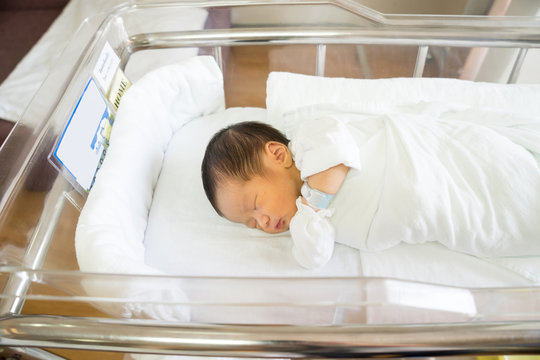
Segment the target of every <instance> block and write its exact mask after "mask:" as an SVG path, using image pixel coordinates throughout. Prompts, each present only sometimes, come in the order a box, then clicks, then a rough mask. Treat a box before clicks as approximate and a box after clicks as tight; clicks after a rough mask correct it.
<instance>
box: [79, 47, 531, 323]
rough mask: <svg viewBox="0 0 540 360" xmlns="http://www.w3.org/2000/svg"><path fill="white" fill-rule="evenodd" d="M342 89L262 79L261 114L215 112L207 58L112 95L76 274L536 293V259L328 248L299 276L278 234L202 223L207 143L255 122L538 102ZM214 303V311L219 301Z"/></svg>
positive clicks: (523, 92)
mask: <svg viewBox="0 0 540 360" xmlns="http://www.w3.org/2000/svg"><path fill="white" fill-rule="evenodd" d="M352 84H353V83H352V82H350V83H347V85H345V83H343V82H341V80H339V79H325V78H315V77H303V76H302V77H296V76H295V75H289V74H274V75H272V77H271V81H270V82H269V85H268V86H269V87H268V89H267V91H268V99H267V101H268V109H261V108H230V109H226V110H225V109H224V95H223V80H222V75H221V72H220V71H219V68H218V67H217V65H216V64H215V62H214V61H213V59H212V58H210V57H194V58H190V59H188V60H186V61H183V62H181V63H178V64H174V65H170V66H167V67H163V68H160V69H157V70H155V71H153V72H151V73H149V74H147V75H146V76H144V77H143V78H142V79H141V80H139V81H138V82H136V83H135V84H134V85H133V86H132V87H131V88H130V89H129V90H128V92H127V93H126V94H125V95H124V98H123V100H122V103H121V106H120V108H119V111H118V113H117V116H116V120H115V126H114V128H113V133H112V136H111V145H110V148H109V151H108V154H107V157H106V160H105V162H104V163H103V166H102V168H101V169H100V172H99V173H98V177H97V179H96V182H95V185H94V187H93V189H92V190H91V192H90V194H89V197H88V200H87V202H86V205H85V207H84V209H83V211H82V213H81V216H80V219H79V224H78V228H77V235H76V250H77V257H78V262H79V266H80V269H81V270H82V271H85V272H106V273H122V274H150V275H181V276H224V277H245V276H248V277H252V276H256V277H259V276H261V277H355V276H370V277H387V278H400V279H406V280H413V281H421V282H427V283H437V284H444V285H453V286H459V287H497V286H505V287H508V286H527V285H531V284H535V283H536V284H539V283H540V281H539V280H538V279H539V278H538V276H539V275H540V270H539V269H540V259H539V258H534V257H531V258H513V259H498V260H489V261H488V260H485V259H480V258H476V257H473V256H470V255H465V254H460V253H456V252H453V251H450V250H448V249H446V248H445V247H443V246H442V245H439V244H436V243H428V244H423V245H407V244H401V245H398V246H396V247H394V248H392V249H389V250H386V251H382V252H378V253H369V252H359V251H357V250H355V249H352V248H349V247H347V246H344V245H338V246H337V248H336V251H335V253H334V256H333V258H332V260H331V261H330V263H329V264H328V265H327V266H326V267H324V268H321V269H318V270H315V271H308V270H305V269H303V268H301V267H300V266H299V265H297V264H296V263H295V261H294V259H293V257H292V254H291V247H292V242H291V239H290V235H289V234H288V233H284V234H282V235H276V236H270V235H267V234H265V233H262V232H259V231H257V230H252V229H248V228H245V227H243V226H241V225H237V224H232V223H230V222H228V221H226V220H225V219H223V218H220V217H219V216H218V215H217V214H216V213H215V212H214V210H213V209H212V207H211V206H210V204H209V203H208V201H207V199H206V197H205V195H204V191H203V188H202V184H201V180H200V162H201V159H202V156H203V153H204V149H205V147H206V144H207V142H208V140H209V138H210V137H211V136H212V135H213V134H214V133H215V132H216V131H217V130H219V129H220V128H222V127H224V126H226V125H228V124H231V123H234V122H239V121H244V120H258V121H267V122H269V123H271V124H273V125H275V126H277V127H278V128H279V127H280V124H279V121H278V120H277V119H280V118H281V115H282V114H283V113H285V112H287V111H290V110H292V109H294V107H296V106H306V105H316V104H317V102H319V103H320V102H322V101H323V99H324V102H325V103H328V99H334V100H333V101H334V105H339V103H340V102H342V101H343V102H345V101H348V102H349V103H350V101H349V100H347V99H348V97H349V98H350V97H351V96H353V99H361V100H362V101H356V102H355V103H358V104H359V105H358V106H361V107H363V110H370V111H381V112H383V111H385V110H386V109H388V108H390V107H394V106H397V105H400V106H404V105H414V104H418V103H419V102H430V101H433V102H436V101H440V100H445V101H446V102H449V103H459V104H461V105H463V106H466V105H470V104H473V105H475V104H478V101H479V97H480V96H481V98H482V102H483V104H482V105H483V106H485V107H487V106H491V107H492V108H494V109H497V108H502V107H505V108H506V109H517V110H519V111H534V112H535V113H537V114H540V105H538V103H537V102H534V101H530V100H531V99H532V98H534V97H536V98H537V97H538V94H539V93H540V88H539V87H535V86H529V85H523V86H515V87H503V86H500V85H495V84H493V85H488V84H474V83H469V82H461V81H455V80H443V79H414V80H413V79H392V80H378V81H369V80H355V82H354V85H352ZM351 86H352V87H354V88H355V89H356V90H355V91H356V93H355V94H352V93H351V89H352V87H351ZM305 89H311V91H309V92H306V91H305ZM435 90H436V91H435ZM329 94H333V95H332V96H329ZM381 94H384V96H383V95H381ZM404 94H408V96H404ZM495 94H498V96H495ZM501 98H504V100H505V103H504V104H502V103H501V101H500V100H501ZM525 104H527V108H526V109H525V108H524V105H525ZM527 272H528V273H527ZM526 274H530V276H525V275H526ZM86 288H87V291H88V292H90V293H92V294H93V295H94V296H100V295H101V296H115V295H114V294H117V295H118V296H119V297H128V298H135V299H137V298H140V297H141V296H143V294H148V293H152V294H153V295H152V296H153V298H156V299H161V300H165V301H167V300H174V301H178V299H187V300H188V301H189V300H193V299H198V297H199V295H198V294H197V293H196V292H185V291H184V290H185V289H182V285H181V284H179V286H178V288H176V289H171V288H169V289H160V288H159V287H157V286H156V287H155V288H144V289H142V288H140V287H138V286H135V285H133V284H130V282H129V281H128V282H126V283H125V286H122V288H118V287H114V288H113V287H111V288H107V287H104V286H102V285H100V284H93V283H87V284H86ZM259 291H260V293H259V294H258V296H260V298H261V299H263V298H264V297H265V296H266V295H269V296H270V295H271V296H272V299H273V300H274V301H279V300H280V299H281V300H282V301H283V302H286V301H288V300H290V299H291V297H293V296H294V294H292V293H288V294H276V293H275V291H272V293H271V294H265V293H264V289H259ZM269 291H271V290H269ZM223 296H224V299H225V298H226V294H223ZM111 311H115V312H121V313H122V314H124V315H126V316H146V317H152V318H165V319H167V320H171V318H173V319H178V320H183V321H185V320H187V319H191V320H193V321H198V322H212V321H216V319H219V321H220V322H235V321H237V319H236V317H237V316H238V314H234V312H232V313H230V314H220V315H219V316H217V314H213V315H214V317H213V316H212V314H210V313H204V312H203V311H201V312H200V313H198V312H196V313H191V314H189V313H187V312H186V311H184V309H183V308H181V307H178V308H173V307H169V308H166V309H164V308H159V309H158V308H156V307H154V308H152V306H150V305H149V306H147V307H143V308H141V307H130V305H129V304H127V305H125V306H123V307H122V308H120V309H118V308H117V309H111ZM266 315H267V316H268V318H266V319H259V320H260V321H267V322H268V323H272V322H273V323H281V322H291V319H290V318H286V317H283V318H280V317H279V315H277V314H276V313H269V314H266ZM282 315H283V314H282ZM334 315H335V314H332V313H328V314H326V315H323V316H322V317H321V318H320V319H317V322H325V321H328V322H330V323H331V322H332V321H333V320H332V319H333V318H334ZM284 316H285V315H284ZM286 316H287V317H288V316H291V315H290V314H286ZM376 320H377V317H376V316H375V317H374V321H376ZM377 321H380V318H378V320H377ZM292 322H294V321H292Z"/></svg>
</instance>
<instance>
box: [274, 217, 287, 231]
mask: <svg viewBox="0 0 540 360" xmlns="http://www.w3.org/2000/svg"><path fill="white" fill-rule="evenodd" d="M284 226H285V221H284V220H283V219H279V221H278V222H277V224H276V227H275V229H276V230H283V228H284Z"/></svg>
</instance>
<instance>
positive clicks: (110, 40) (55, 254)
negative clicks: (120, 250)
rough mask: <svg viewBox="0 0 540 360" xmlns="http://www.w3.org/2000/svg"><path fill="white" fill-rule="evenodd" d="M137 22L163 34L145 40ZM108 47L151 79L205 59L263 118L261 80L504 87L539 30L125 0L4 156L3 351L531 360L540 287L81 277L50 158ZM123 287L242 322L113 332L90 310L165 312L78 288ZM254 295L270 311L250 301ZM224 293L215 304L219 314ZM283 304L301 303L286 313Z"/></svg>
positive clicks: (297, 7)
mask: <svg viewBox="0 0 540 360" xmlns="http://www.w3.org/2000/svg"><path fill="white" fill-rule="evenodd" d="M193 9H200V10H204V11H206V14H207V16H206V19H205V24H204V27H203V28H200V29H193V28H191V29H189V30H186V27H185V24H184V23H183V22H182V21H177V19H179V18H182V14H184V13H185V12H186V11H189V10H193ZM383 11H384V9H383ZM149 18H153V19H159V21H158V22H156V24H159V25H155V28H152V25H149V23H148V21H147V19H149ZM184 18H185V17H184ZM106 44H108V45H110V47H111V48H112V49H114V52H115V53H116V54H117V55H118V58H119V59H118V62H119V65H118V66H119V67H120V68H121V69H125V68H126V67H127V66H129V65H130V62H132V61H133V59H134V58H136V56H139V55H141V54H142V55H145V56H146V55H148V56H149V57H148V59H149V60H147V61H148V62H147V64H148V69H151V68H152V67H153V66H155V65H156V64H155V63H153V60H152V59H153V57H152V55H153V54H162V53H164V54H166V55H165V57H167V56H169V55H167V54H173V53H168V51H171V50H174V49H188V50H189V51H192V52H193V54H210V55H212V56H213V57H214V58H215V59H216V61H217V63H218V64H219V65H220V68H221V69H222V71H223V72H224V78H225V95H226V100H227V106H228V107H233V106H259V107H263V106H264V96H265V94H264V84H265V81H266V77H267V74H268V73H269V72H270V71H273V70H280V71H291V72H300V73H305V74H310V75H318V76H332V77H352V78H368V77H373V78H380V77H411V76H413V77H422V76H432V77H455V78H459V77H462V78H466V79H470V80H475V79H476V80H485V81H493V82H509V83H512V82H516V81H517V80H518V78H519V76H520V68H521V67H522V65H524V64H526V60H527V59H528V57H527V56H530V57H533V56H535V55H538V54H537V53H536V51H538V50H537V48H538V47H540V21H538V19H537V18H534V17H503V16H500V17H495V16H487V17H486V16H443V15H437V16H435V15H383V14H382V13H381V12H378V11H375V10H372V9H370V8H369V7H366V6H364V5H361V4H360V3H358V2H355V1H352V0H350V1H348V0H335V1H331V0H329V1H286V0H276V1H266V2H265V1H209V2H200V1H196V2H195V1H194V2H189V1H176V2H166V1H132V2H129V3H126V4H125V5H122V6H119V7H118V8H116V9H115V10H114V11H111V12H110V13H107V14H100V15H98V16H95V17H93V18H90V19H88V20H87V21H86V22H85V23H84V24H83V25H82V27H81V28H80V29H79V31H78V32H77V34H76V35H75V36H74V37H73V40H72V41H71V43H70V45H69V46H68V47H67V49H66V51H65V52H64V53H63V54H62V57H61V61H60V62H59V63H58V64H57V66H56V67H55V68H54V70H53V71H52V72H51V73H50V75H49V77H48V78H47V80H46V81H45V83H44V84H43V86H42V87H41V89H40V90H39V92H38V94H37V95H36V97H35V98H34V100H33V101H32V103H31V104H30V105H29V107H28V109H27V111H26V112H25V114H24V115H23V117H22V119H21V120H20V121H19V123H18V124H17V126H16V127H15V129H14V132H13V133H12V134H11V136H10V138H9V139H8V141H7V142H6V143H5V145H4V146H3V147H2V149H1V151H0V163H1V164H2V172H1V174H0V189H1V199H0V206H1V207H0V210H1V213H0V215H1V217H0V234H1V248H0V254H1V259H0V266H1V276H2V277H1V279H2V286H3V291H2V294H1V297H0V300H1V302H0V312H1V313H2V318H1V319H0V326H1V329H2V333H1V337H0V339H1V340H0V345H1V346H4V347H13V348H15V349H19V350H17V351H21V352H25V351H26V352H27V354H29V355H34V356H37V357H41V358H55V357H54V356H53V355H51V354H50V353H48V352H45V351H41V350H39V349H38V348H64V349H88V350H102V351H121V352H138V353H156V354H177V355H200V356H227V357H272V358H273V357H327V358H334V357H336V358H337V357H349V358H359V357H412V356H449V355H471V356H472V355H482V354H533V353H540V300H539V299H540V289H539V288H538V287H526V288H523V287H519V288H474V289H469V288H455V287H447V286H441V285H437V284H428V283H415V282H410V281H403V280H396V279H390V278H370V277H324V278H309V279H307V278H297V277H292V278H291V277H282V278H275V277H274V278H257V277H219V276H215V277H191V276H185V277H179V276H153V275H131V274H97V273H83V272H80V271H79V270H78V267H77V264H76V261H75V255H74V249H73V236H74V229H75V225H76V223H77V218H78V214H79V211H80V210H81V208H82V207H83V206H84V203H85V196H86V195H85V191H84V189H81V188H80V186H79V185H77V184H76V183H75V182H74V181H73V178H72V176H71V175H70V174H69V172H68V171H67V170H66V169H64V168H62V167H61V166H60V167H59V169H60V170H59V171H58V170H56V168H55V167H54V166H52V164H51V163H50V162H49V160H48V158H49V155H50V154H51V152H52V151H53V148H54V146H55V143H56V141H57V140H58V138H59V137H60V136H61V134H62V132H63V131H64V126H65V124H66V121H67V120H68V118H69V116H70V114H72V113H73V111H74V108H75V107H76V105H77V102H78V101H79V99H80V98H81V93H82V92H83V90H84V89H85V87H86V86H87V84H88V79H89V78H90V76H91V75H92V72H93V71H94V69H95V68H96V64H97V63H98V62H100V61H102V57H101V56H102V54H103V49H104V47H105V46H106ZM486 48H490V52H489V53H487V50H486ZM271 51H272V52H273V53H272V54H273V55H272V56H273V59H272V61H269V60H268V59H269V57H270V55H269V54H270V52H271ZM486 54H487V55H486ZM493 54H495V55H493ZM170 56H172V57H174V56H175V55H174V54H173V55H170ZM490 56H491V58H490ZM392 60H396V61H392ZM533 67H534V66H533ZM253 69H256V70H257V71H254V70H253ZM482 77H483V78H482ZM5 164H10V165H9V166H6V165H5ZM539 236H540V234H539ZM128 280H129V281H130V283H132V284H136V286H140V287H141V288H144V287H145V286H156V284H159V286H161V287H169V286H171V287H172V286H174V285H175V284H177V283H178V282H181V283H182V288H183V289H185V290H186V292H188V293H189V292H190V291H197V292H198V293H199V294H206V297H201V298H198V299H195V300H193V299H191V300H189V298H188V300H184V299H178V300H176V301H173V305H179V306H183V307H185V308H187V309H192V310H193V309H198V310H199V311H206V310H208V311H210V312H212V313H216V314H217V313H225V314H226V313H227V312H231V313H235V314H244V315H245V316H242V317H240V316H239V317H238V318H237V319H235V320H233V321H227V323H223V322H222V321H220V320H218V319H219V317H216V320H214V321H213V320H212V319H210V320H208V321H207V322H205V323H193V322H191V323H179V322H176V321H165V320H160V321H156V320H148V319H123V318H121V317H120V316H113V315H110V313H108V312H104V311H102V310H100V309H106V308H107V307H108V306H114V305H115V304H122V303H131V304H134V306H138V305H140V306H146V305H156V306H159V305H162V304H160V302H161V301H162V300H161V299H159V298H152V297H151V296H145V297H142V298H139V299H129V298H123V297H121V296H119V297H114V296H110V297H96V296H92V295H91V294H87V292H86V291H85V285H87V284H88V283H94V284H100V285H101V286H107V287H120V286H122V284H124V283H125V282H126V281H128ZM263 289H264V291H265V293H269V294H275V297H272V296H271V295H270V296H268V297H265V298H264V299H260V298H258V297H257V296H251V294H256V293H257V292H259V291H262V290H263ZM223 292H226V293H228V296H227V298H226V300H223V299H221V300H217V301H216V299H219V297H216V296H215V295H216V294H217V293H223ZM282 293H294V294H297V296H295V297H294V298H289V299H288V301H286V302H284V301H283V298H282V297H281V296H279V294H282ZM165 305H171V304H170V303H169V304H165ZM269 313H270V314H272V313H279V314H280V318H281V319H282V318H283V316H284V314H285V316H287V314H289V315H290V321H287V322H285V323H284V322H283V321H279V322H277V323H272V322H271V321H268V322H262V323H261V321H260V320H258V319H260V318H259V317H258V316H259V315H265V314H266V315H268V314H269ZM321 314H324V315H325V316H321ZM373 314H383V315H384V316H381V317H372V315H373ZM293 315H294V316H293ZM262 318H264V316H262ZM321 319H322V320H321ZM23 348H29V349H27V350H24V349H23Z"/></svg>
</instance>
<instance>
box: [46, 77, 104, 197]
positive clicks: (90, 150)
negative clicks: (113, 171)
mask: <svg viewBox="0 0 540 360" xmlns="http://www.w3.org/2000/svg"><path fill="white" fill-rule="evenodd" d="M112 124H113V119H112V116H111V112H110V111H109V108H108V106H107V102H106V100H105V99H104V97H103V95H101V92H100V91H99V88H98V86H97V84H96V81H94V79H93V78H90V80H89V81H88V83H87V84H86V87H85V89H84V92H83V94H82V95H81V97H80V99H79V101H78V103H77V105H76V106H75V110H73V113H72V114H71V117H70V119H69V121H68V124H67V125H66V128H65V129H64V132H63V134H62V136H61V138H60V140H59V142H58V145H57V146H56V149H55V151H54V152H53V156H54V157H55V158H56V159H57V160H58V162H60V164H61V165H62V166H63V167H64V168H65V169H66V170H67V171H68V172H69V173H70V174H71V175H72V176H73V178H74V179H75V180H76V181H77V183H78V184H79V185H80V186H81V187H82V188H83V189H84V190H86V191H89V190H90V188H91V187H92V184H93V182H94V177H95V174H96V172H97V169H99V167H100V165H101V162H102V161H103V157H104V156H105V152H106V151H105V150H106V149H107V147H108V145H109V137H110V132H111V128H112Z"/></svg>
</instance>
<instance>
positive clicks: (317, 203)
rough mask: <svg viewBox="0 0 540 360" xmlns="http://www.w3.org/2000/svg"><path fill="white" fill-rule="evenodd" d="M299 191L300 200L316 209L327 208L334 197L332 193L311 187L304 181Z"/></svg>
mask: <svg viewBox="0 0 540 360" xmlns="http://www.w3.org/2000/svg"><path fill="white" fill-rule="evenodd" d="M300 192H301V194H302V202H303V203H304V204H306V205H309V206H310V207H311V208H313V209H316V210H320V209H327V208H328V206H329V205H330V202H331V201H332V199H333V198H334V194H328V193H325V192H323V191H320V190H317V189H313V188H312V187H310V186H309V184H308V183H307V182H304V184H303V185H302V188H301V191H300Z"/></svg>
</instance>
